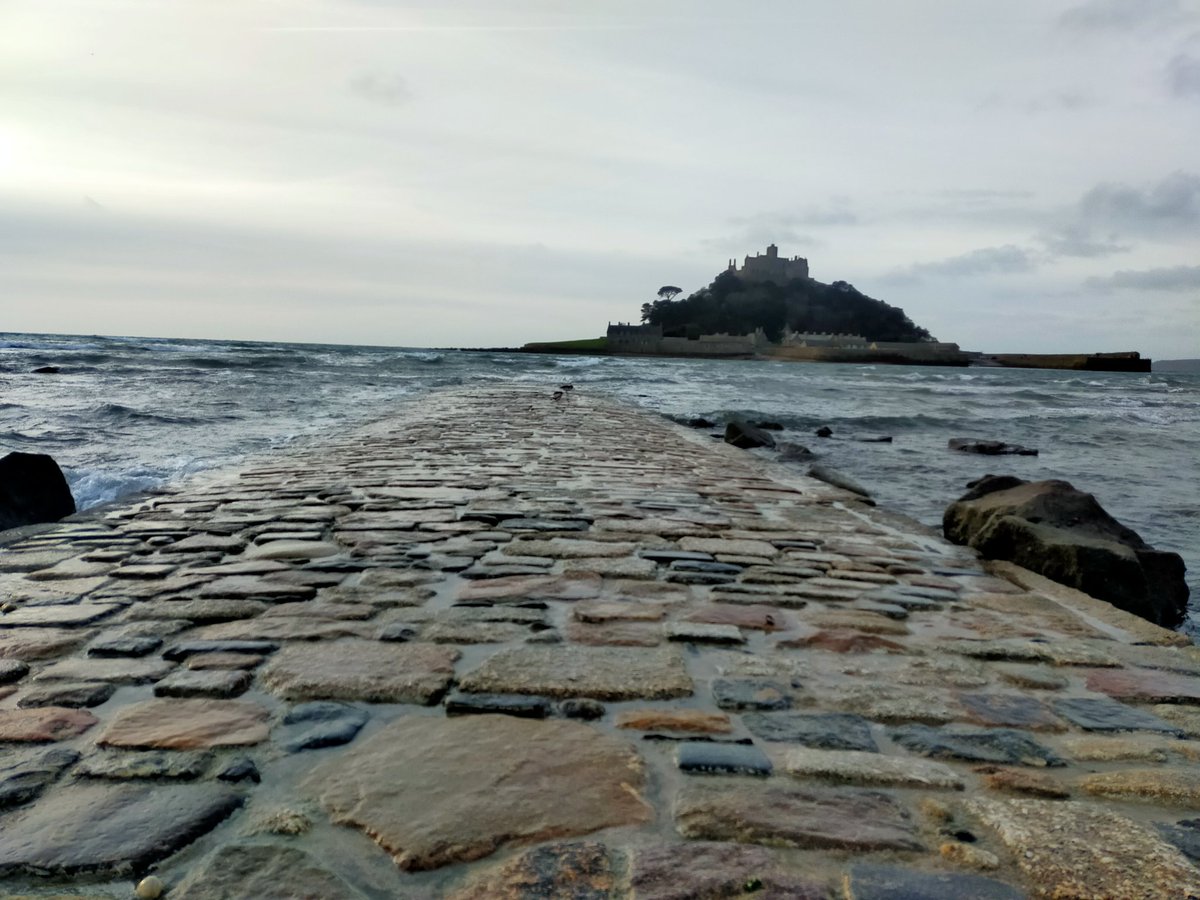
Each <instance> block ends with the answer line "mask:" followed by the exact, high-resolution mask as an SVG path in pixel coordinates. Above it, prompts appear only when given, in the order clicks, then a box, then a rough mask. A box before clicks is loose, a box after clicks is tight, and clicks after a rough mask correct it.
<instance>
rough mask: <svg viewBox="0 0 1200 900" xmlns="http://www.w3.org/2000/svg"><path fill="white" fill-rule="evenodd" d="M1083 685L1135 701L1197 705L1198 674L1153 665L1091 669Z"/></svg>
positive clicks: (1120, 698) (1199, 681)
mask: <svg viewBox="0 0 1200 900" xmlns="http://www.w3.org/2000/svg"><path fill="white" fill-rule="evenodd" d="M1087 689H1088V690H1089V691H1096V692H1097V693H1100V694H1108V696H1110V697H1112V698H1114V699H1116V700H1131V701H1133V702H1135V703H1186V704H1188V705H1190V706H1198V705H1200V678H1193V677H1191V676H1189V675H1178V674H1176V673H1174V672H1162V671H1157V670H1154V669H1093V670H1091V671H1090V672H1088V673H1087Z"/></svg>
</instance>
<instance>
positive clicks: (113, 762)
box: [75, 750, 213, 781]
mask: <svg viewBox="0 0 1200 900" xmlns="http://www.w3.org/2000/svg"><path fill="white" fill-rule="evenodd" d="M212 761H213V754H211V753H205V752H195V751H189V750H183V751H179V750H145V751H139V752H132V753H130V752H121V751H115V750H109V751H101V752H99V753H95V754H93V755H91V756H89V757H87V758H86V759H84V760H83V761H82V762H81V763H80V764H79V765H78V766H77V767H76V769H75V774H77V775H79V776H82V777H84V778H106V779H110V780H121V781H126V780H136V779H141V778H162V779H170V780H177V781H193V780H195V779H197V778H200V777H201V776H202V775H204V774H205V773H206V772H207V771H208V769H209V767H210V766H211V765H212Z"/></svg>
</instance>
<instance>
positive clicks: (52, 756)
mask: <svg viewBox="0 0 1200 900" xmlns="http://www.w3.org/2000/svg"><path fill="white" fill-rule="evenodd" d="M6 758H7V757H6ZM78 761H79V752H78V751H77V750H68V749H67V748H65V747H55V748H53V749H51V750H47V751H45V752H44V753H39V754H37V755H36V756H31V757H26V758H25V759H18V760H17V761H16V762H6V763H5V764H4V765H0V809H8V808H9V807H12V806H20V805H21V804H22V803H28V802H29V801H30V800H34V799H36V798H37V797H38V796H39V795H40V794H41V793H42V791H44V790H45V789H46V788H48V787H49V786H50V785H51V784H53V783H54V782H55V781H57V780H58V776H59V775H61V774H62V773H63V772H64V771H65V770H66V769H69V768H70V767H71V766H73V765H74V764H75V763H76V762H78Z"/></svg>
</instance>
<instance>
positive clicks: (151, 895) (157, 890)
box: [133, 875, 167, 900]
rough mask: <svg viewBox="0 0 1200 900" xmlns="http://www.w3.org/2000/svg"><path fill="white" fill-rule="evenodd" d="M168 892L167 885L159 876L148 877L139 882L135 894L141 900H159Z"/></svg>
mask: <svg viewBox="0 0 1200 900" xmlns="http://www.w3.org/2000/svg"><path fill="white" fill-rule="evenodd" d="M166 890H167V886H166V884H164V883H163V880H162V879H161V878H159V877H158V876H157V875H147V876H146V877H145V878H143V879H142V880H141V881H139V882H138V884H137V887H136V888H134V890H133V892H134V894H136V895H137V896H138V898H139V900H158V898H159V897H161V896H162V895H163V894H164V893H165V892H166Z"/></svg>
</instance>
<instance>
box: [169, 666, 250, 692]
mask: <svg viewBox="0 0 1200 900" xmlns="http://www.w3.org/2000/svg"><path fill="white" fill-rule="evenodd" d="M250 681H251V675H250V673H249V672H243V671H240V670H238V669H178V670H176V671H174V672H172V673H171V674H170V675H168V676H167V677H166V678H164V679H162V680H161V681H159V682H158V683H157V684H155V685H154V696H155V697H237V696H239V695H240V694H244V693H245V692H246V689H247V688H249V687H250Z"/></svg>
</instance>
